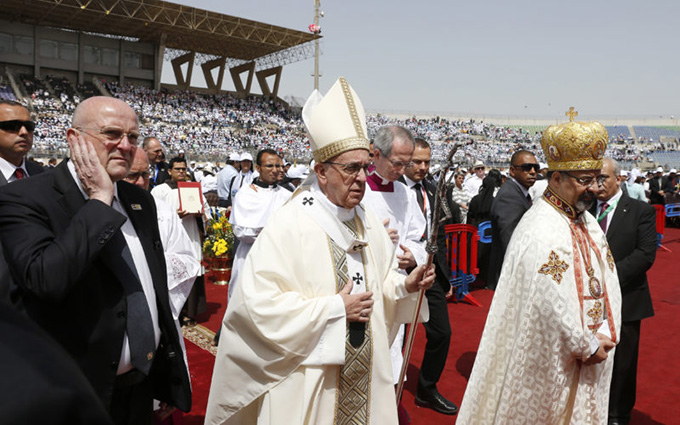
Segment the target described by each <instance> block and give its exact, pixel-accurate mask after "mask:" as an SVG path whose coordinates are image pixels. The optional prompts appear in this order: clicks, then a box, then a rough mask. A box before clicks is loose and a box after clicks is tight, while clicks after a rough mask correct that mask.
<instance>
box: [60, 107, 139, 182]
mask: <svg viewBox="0 0 680 425" xmlns="http://www.w3.org/2000/svg"><path fill="white" fill-rule="evenodd" d="M66 138H67V139H68V140H69V143H71V144H72V143H75V140H76V139H78V138H82V139H84V141H85V142H87V143H89V144H91V145H92V147H93V148H94V150H95V151H96V153H97V157H98V159H99V162H100V163H101V164H102V166H103V167H104V168H105V169H106V172H107V173H108V175H109V177H111V180H112V181H114V182H115V181H118V180H121V179H123V178H125V177H126V176H127V174H128V171H129V169H130V165H131V164H132V158H133V156H134V154H135V151H136V150H137V143H138V139H139V123H138V121H137V114H135V111H134V110H133V109H132V108H131V107H130V106H129V105H128V104H127V103H125V102H123V101H122V100H119V99H116V98H113V97H104V96H97V97H91V98H89V99H86V100H85V101H83V102H81V103H80V105H78V107H77V108H76V110H75V112H74V113H73V126H72V127H71V128H69V129H68V130H67V132H66Z"/></svg>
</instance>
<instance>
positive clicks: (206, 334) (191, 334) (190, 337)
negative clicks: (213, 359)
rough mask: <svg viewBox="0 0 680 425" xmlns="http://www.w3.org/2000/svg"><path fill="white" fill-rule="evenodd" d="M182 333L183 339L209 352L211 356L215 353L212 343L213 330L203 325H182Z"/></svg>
mask: <svg viewBox="0 0 680 425" xmlns="http://www.w3.org/2000/svg"><path fill="white" fill-rule="evenodd" d="M182 334H183V335H184V339H186V340H187V341H189V342H192V343H194V344H195V345H196V346H198V347H200V348H202V349H204V350H205V351H208V352H210V354H212V355H213V356H214V355H216V354H217V347H216V346H214V345H213V339H214V338H215V332H213V331H211V330H210V329H208V328H206V327H205V326H201V325H195V326H182Z"/></svg>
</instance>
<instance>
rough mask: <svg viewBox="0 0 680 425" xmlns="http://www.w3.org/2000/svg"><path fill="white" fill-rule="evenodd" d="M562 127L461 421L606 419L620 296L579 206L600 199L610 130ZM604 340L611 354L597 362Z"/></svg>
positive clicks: (512, 258) (495, 305)
mask: <svg viewBox="0 0 680 425" xmlns="http://www.w3.org/2000/svg"><path fill="white" fill-rule="evenodd" d="M553 127H554V128H548V129H547V130H546V133H544V135H543V141H542V145H543V150H544V151H545V152H546V157H547V158H548V162H549V166H550V170H551V171H553V174H552V177H551V179H550V183H549V186H548V189H546V192H545V193H544V195H543V197H542V198H540V199H538V200H537V201H535V202H534V205H533V206H532V208H531V209H529V211H527V213H526V214H525V215H524V216H523V218H522V220H521V221H520V223H519V224H518V226H517V228H516V229H515V232H514V233H513V236H512V239H511V241H510V244H509V246H508V250H507V253H506V255H505V259H504V262H503V268H502V272H501V276H500V279H499V283H498V288H497V290H496V293H495V295H494V298H493V302H492V305H491V308H490V311H489V315H488V318H487V321H486V325H485V328H484V333H483V335H482V339H481V342H480V345H479V349H478V352H477V357H476V359H475V364H474V367H473V370H472V374H471V376H470V380H469V382H468V386H467V388H466V391H465V396H464V397H463V403H462V406H461V409H460V413H459V417H458V421H457V423H459V424H474V425H485V424H502V425H507V424H522V425H524V424H541V425H544V424H574V425H576V424H579V425H582V424H602V425H604V424H606V423H607V405H608V400H609V384H610V381H611V371H612V367H613V361H614V349H613V348H611V347H613V344H612V343H614V344H615V343H616V342H617V337H618V335H619V330H620V322H621V316H620V310H621V293H620V289H619V283H618V277H617V274H616V268H615V264H614V260H613V257H612V255H611V252H610V251H609V247H608V245H607V240H606V238H605V235H604V233H603V232H602V230H601V229H600V227H599V225H598V223H597V222H596V220H595V219H594V218H593V217H592V216H591V215H590V214H589V213H587V212H583V211H584V205H585V204H582V205H579V203H580V202H582V201H584V200H590V199H593V197H592V194H591V192H590V191H591V188H594V185H597V176H598V175H599V169H600V168H601V163H602V156H603V154H604V151H605V147H606V140H607V139H606V131H605V130H604V128H603V127H602V126H601V125H599V124H598V123H576V122H570V123H567V124H565V125H561V126H553ZM603 133H604V134H603ZM558 192H559V193H558ZM567 198H569V199H567ZM596 334H597V335H598V336H597V337H596V336H595V335H596ZM600 337H603V338H604V339H606V340H607V341H608V344H609V345H608V347H609V348H608V349H610V350H611V351H609V352H608V353H607V355H606V359H605V360H603V361H600V362H599V363H592V361H589V359H590V358H591V356H594V355H595V354H596V353H601V351H600V350H601V349H602V348H601V346H600V342H599V338H600Z"/></svg>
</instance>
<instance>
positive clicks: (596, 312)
mask: <svg viewBox="0 0 680 425" xmlns="http://www.w3.org/2000/svg"><path fill="white" fill-rule="evenodd" d="M602 313H603V310H602V303H601V302H599V301H596V302H595V305H593V308H591V309H590V310H588V317H590V318H591V319H592V320H593V323H594V324H596V325H597V324H599V323H601V322H602Z"/></svg>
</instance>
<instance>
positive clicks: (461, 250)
mask: <svg viewBox="0 0 680 425" xmlns="http://www.w3.org/2000/svg"><path fill="white" fill-rule="evenodd" d="M444 231H445V232H446V248H447V256H446V260H447V261H446V262H447V265H448V266H449V270H451V279H450V283H451V287H452V288H454V289H455V291H456V300H457V301H461V300H463V301H466V302H468V303H470V304H472V305H476V306H478V307H481V306H482V304H481V303H480V302H479V301H477V300H476V299H475V298H474V297H473V296H472V295H470V290H469V287H470V284H471V283H472V282H474V281H475V279H476V278H477V274H479V269H478V268H477V242H478V241H479V235H478V234H477V228H476V227H475V226H473V225H471V224H447V225H446V226H445V227H444Z"/></svg>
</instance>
